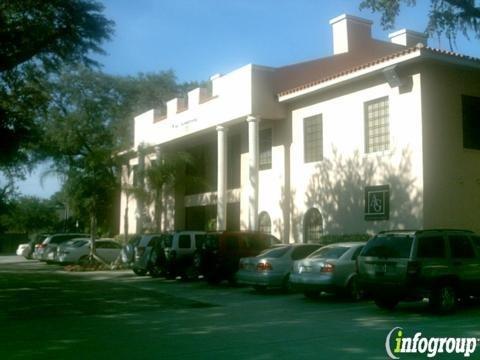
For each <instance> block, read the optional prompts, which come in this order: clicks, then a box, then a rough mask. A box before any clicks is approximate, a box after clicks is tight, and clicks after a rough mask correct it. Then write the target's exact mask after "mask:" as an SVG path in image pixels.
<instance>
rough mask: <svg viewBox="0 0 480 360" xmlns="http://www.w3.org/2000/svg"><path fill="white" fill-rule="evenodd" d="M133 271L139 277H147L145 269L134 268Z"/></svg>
mask: <svg viewBox="0 0 480 360" xmlns="http://www.w3.org/2000/svg"><path fill="white" fill-rule="evenodd" d="M132 270H133V272H134V273H135V275H138V276H145V275H147V270H145V269H139V268H133V269H132Z"/></svg>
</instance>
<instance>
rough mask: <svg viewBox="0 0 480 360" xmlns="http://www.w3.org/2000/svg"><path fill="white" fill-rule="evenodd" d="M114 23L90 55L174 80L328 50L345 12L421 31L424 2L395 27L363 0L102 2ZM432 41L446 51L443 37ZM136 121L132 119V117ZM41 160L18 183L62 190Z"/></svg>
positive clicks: (471, 46) (119, 68) (460, 43)
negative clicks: (333, 23) (334, 25)
mask: <svg viewBox="0 0 480 360" xmlns="http://www.w3.org/2000/svg"><path fill="white" fill-rule="evenodd" d="M100 2H101V3H103V5H104V6H105V10H104V14H105V16H106V17H107V18H108V19H110V20H113V21H114V22H115V33H114V35H113V36H112V39H111V40H110V41H108V42H106V43H105V44H104V46H103V48H104V50H105V51H106V55H101V56H95V58H96V59H97V60H98V61H99V62H100V63H101V64H103V71H104V72H106V73H109V74H113V75H136V74H138V73H148V72H159V71H163V70H170V69H171V70H173V71H174V72H175V74H176V76H177V79H178V81H179V82H186V81H204V80H208V79H209V78H210V77H211V76H212V75H214V74H218V73H220V74H225V73H228V72H230V71H232V70H234V69H236V68H239V67H241V66H243V65H246V64H250V63H253V64H257V65H266V66H272V67H277V66H283V65H288V64H292V63H297V62H301V61H306V60H311V59H315V58H320V57H325V56H330V55H331V54H332V49H333V45H332V33H331V28H330V24H329V20H330V19H332V18H334V17H336V16H338V15H341V14H344V13H346V14H350V15H355V16H359V17H363V18H366V19H369V20H372V21H373V25H372V36H373V37H374V38H376V39H379V40H385V41H388V40H389V39H388V34H389V33H391V32H393V31H396V30H399V29H403V28H407V29H410V30H415V31H419V32H423V31H424V30H425V28H426V26H427V15H428V10H429V4H430V1H429V0H417V6H416V7H411V8H410V7H405V6H404V7H402V8H401V11H400V16H399V17H398V18H397V21H396V24H395V27H394V28H393V29H390V30H384V29H382V26H381V24H380V16H379V15H378V14H372V13H371V12H370V10H362V11H360V10H359V4H360V0H335V1H331V0H103V1H100ZM428 44H429V46H431V47H435V48H441V49H446V50H450V48H449V44H448V41H446V40H445V39H437V38H431V39H429V42H428ZM453 50H454V51H456V52H459V53H462V54H466V55H470V56H474V57H478V58H480V41H479V39H475V38H474V37H473V36H471V40H467V39H465V38H464V37H463V36H459V37H458V39H457V43H456V47H455V48H454V49H453ZM132 121H133V120H132ZM44 170H45V166H41V167H39V168H38V169H37V171H35V172H34V173H33V174H32V175H31V176H30V178H29V179H28V180H27V181H26V182H22V183H21V184H19V188H20V191H21V192H22V193H23V194H25V195H36V196H39V197H45V198H47V197H49V196H51V195H52V194H53V193H54V192H55V191H57V190H58V189H59V183H58V181H57V180H56V179H55V178H54V177H52V176H50V177H46V178H44V179H43V182H42V183H41V182H40V180H39V179H40V176H39V175H40V174H41V173H42V172H43V171H44Z"/></svg>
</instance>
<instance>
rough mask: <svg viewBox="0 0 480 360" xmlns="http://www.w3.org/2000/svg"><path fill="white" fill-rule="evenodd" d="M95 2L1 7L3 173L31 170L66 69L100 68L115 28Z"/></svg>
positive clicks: (41, 1) (38, 0)
mask: <svg viewBox="0 0 480 360" xmlns="http://www.w3.org/2000/svg"><path fill="white" fill-rule="evenodd" d="M102 10H103V6H102V5H101V4H100V3H98V2H96V1H93V0H22V1H16V0H4V1H2V2H0V44H1V46H0V170H2V171H4V172H5V171H8V170H9V169H11V168H14V167H17V170H18V166H22V165H25V164H28V163H29V161H31V160H32V159H31V157H32V153H31V150H32V148H35V147H36V144H37V140H38V138H39V137H40V136H41V125H40V121H41V120H40V119H41V118H42V116H43V115H44V113H45V111H46V108H47V105H48V102H49V99H50V94H51V89H50V82H51V81H52V77H53V75H54V74H56V73H57V72H58V71H59V70H60V69H61V67H62V66H64V65H66V64H71V63H82V64H85V65H87V66H90V65H92V64H95V61H93V60H92V58H91V57H90V56H91V55H92V54H93V53H102V49H101V47H100V46H101V43H102V42H103V41H104V40H107V39H109V38H110V35H111V34H112V29H113V22H112V21H110V20H107V19H106V18H105V17H104V16H103V15H102Z"/></svg>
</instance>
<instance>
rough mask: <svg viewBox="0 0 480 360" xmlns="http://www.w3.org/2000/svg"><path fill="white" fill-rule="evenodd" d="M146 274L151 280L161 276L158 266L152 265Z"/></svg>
mask: <svg viewBox="0 0 480 360" xmlns="http://www.w3.org/2000/svg"><path fill="white" fill-rule="evenodd" d="M148 273H149V274H150V276H151V277H152V278H159V277H160V276H162V269H160V267H159V266H158V265H155V264H154V265H151V266H150V269H149V271H148Z"/></svg>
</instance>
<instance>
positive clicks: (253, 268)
mask: <svg viewBox="0 0 480 360" xmlns="http://www.w3.org/2000/svg"><path fill="white" fill-rule="evenodd" d="M320 247H321V245H319V244H289V245H283V246H275V247H273V248H269V249H266V250H264V251H263V252H261V253H260V254H259V255H257V256H253V257H246V258H241V259H240V265H239V267H240V269H239V270H238V271H237V274H236V275H235V276H236V279H237V281H238V282H239V283H240V284H246V285H251V286H253V288H255V289H256V290H264V289H266V288H272V287H280V288H283V289H284V290H287V289H288V287H289V278H290V271H291V269H292V265H293V262H294V261H295V260H300V259H304V258H306V257H307V256H308V255H310V254H311V253H312V252H314V251H315V250H318V249H319V248H320Z"/></svg>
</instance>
